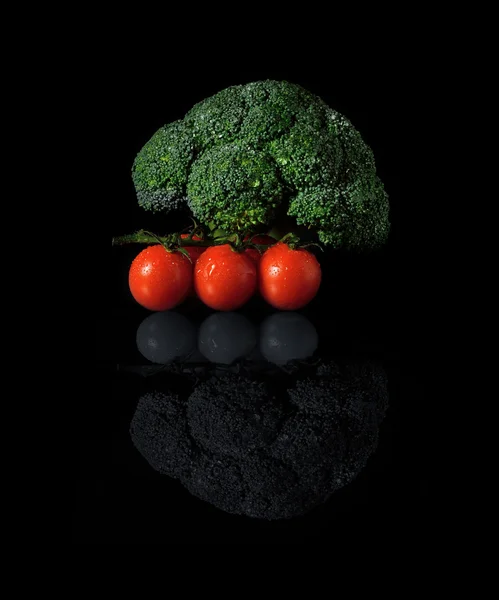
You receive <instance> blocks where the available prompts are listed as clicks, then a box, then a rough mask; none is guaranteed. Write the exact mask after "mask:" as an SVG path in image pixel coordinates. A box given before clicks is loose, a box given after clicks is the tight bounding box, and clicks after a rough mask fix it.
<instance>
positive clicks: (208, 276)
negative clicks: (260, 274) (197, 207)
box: [194, 244, 257, 310]
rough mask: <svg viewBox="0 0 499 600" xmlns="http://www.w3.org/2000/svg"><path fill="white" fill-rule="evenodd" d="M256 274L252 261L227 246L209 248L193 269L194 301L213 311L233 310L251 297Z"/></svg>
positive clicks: (255, 283) (254, 288) (254, 286)
mask: <svg viewBox="0 0 499 600" xmlns="http://www.w3.org/2000/svg"><path fill="white" fill-rule="evenodd" d="M256 285H257V272H256V267H255V264H254V263H253V261H252V260H251V259H250V258H248V257H247V256H245V255H244V254H243V253H240V252H236V251H235V250H233V249H232V248H231V246H230V245H229V244H223V245H221V246H211V247H210V248H208V249H207V250H206V251H205V252H203V254H202V256H200V257H199V259H198V261H197V264H196V268H195V269H194V287H195V290H196V294H197V295H198V297H199V298H200V299H201V300H202V301H203V302H204V303H205V304H206V305H207V306H209V307H210V308H213V309H215V310H236V309H237V308H240V307H241V306H243V305H244V304H246V302H247V301H248V300H249V299H250V298H251V296H253V294H254V293H255V290H256Z"/></svg>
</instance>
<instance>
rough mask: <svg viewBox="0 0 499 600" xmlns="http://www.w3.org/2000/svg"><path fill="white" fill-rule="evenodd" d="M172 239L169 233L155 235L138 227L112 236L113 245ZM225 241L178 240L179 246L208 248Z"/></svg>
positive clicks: (220, 239)
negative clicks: (134, 230) (125, 233)
mask: <svg viewBox="0 0 499 600" xmlns="http://www.w3.org/2000/svg"><path fill="white" fill-rule="evenodd" d="M171 241H172V236H171V235H165V236H162V235H156V234H153V233H150V232H148V231H144V230H143V229H140V230H139V231H136V232H135V233H129V234H127V235H120V236H117V237H113V246H124V245H126V244H163V245H164V244H169V243H171ZM225 243H227V240H226V239H224V238H217V240H206V239H205V240H192V239H189V238H185V239H181V240H179V243H178V245H179V246H183V247H184V246H197V247H199V248H208V247H209V246H218V245H220V244H225Z"/></svg>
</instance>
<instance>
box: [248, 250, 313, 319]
mask: <svg viewBox="0 0 499 600" xmlns="http://www.w3.org/2000/svg"><path fill="white" fill-rule="evenodd" d="M258 274H259V277H258V283H259V289H260V293H261V295H262V296H263V298H264V300H266V301H267V302H268V303H269V304H271V305H272V306H274V307H275V308H278V309H280V310H296V309H298V308H302V307H303V306H305V305H306V304H308V303H309V302H310V301H311V300H312V298H314V296H315V295H316V294H317V291H318V289H319V286H320V284H321V266H320V264H319V261H318V260H317V259H316V258H315V256H314V255H313V254H312V253H311V252H309V251H308V250H305V249H299V250H292V249H291V248H290V247H289V246H288V245H287V244H283V243H282V242H278V243H277V244H276V245H275V246H272V248H269V249H268V250H266V252H265V253H264V255H263V256H262V259H261V261H260V265H259V270H258Z"/></svg>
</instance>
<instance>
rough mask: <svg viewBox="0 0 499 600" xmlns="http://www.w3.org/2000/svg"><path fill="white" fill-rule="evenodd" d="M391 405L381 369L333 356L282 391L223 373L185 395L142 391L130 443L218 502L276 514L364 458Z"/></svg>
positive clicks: (331, 485) (294, 508) (343, 479)
mask: <svg viewBox="0 0 499 600" xmlns="http://www.w3.org/2000/svg"><path fill="white" fill-rule="evenodd" d="M386 408H387V382H386V377H385V375H384V372H383V370H382V369H381V368H380V367H379V366H376V365H375V364H372V363H365V364H363V365H361V366H356V365H350V364H345V365H341V366H340V365H337V364H329V365H324V366H321V367H319V369H318V372H317V375H316V376H314V377H309V378H307V379H305V380H301V381H300V380H299V381H297V382H296V384H295V385H294V387H293V388H292V389H290V390H288V391H287V392H286V393H285V394H284V396H283V397H282V398H280V394H279V397H276V395H275V392H274V391H272V389H271V388H270V387H269V384H267V383H263V382H258V381H254V380H252V379H249V378H244V377H241V376H240V375H239V376H237V375H234V374H232V373H227V374H225V375H223V376H220V377H212V378H211V379H209V380H207V381H204V382H202V383H200V384H199V385H198V386H197V387H196V388H195V390H194V391H193V393H192V394H191V396H190V397H189V399H188V401H187V402H186V403H182V402H181V401H180V400H179V398H178V397H177V396H172V395H170V394H164V393H154V394H148V395H146V396H144V397H142V398H141V400H140V401H139V405H138V408H137V411H136V413H135V415H134V417H133V420H132V424H131V435H132V439H133V442H134V444H135V445H136V447H137V448H138V449H139V451H140V452H141V453H142V454H143V455H144V457H145V458H146V459H147V460H148V462H149V463H150V464H151V465H152V466H153V467H154V468H155V469H156V470H158V471H159V472H161V473H166V474H169V475H171V476H173V477H177V478H179V479H180V480H181V482H182V483H183V484H184V485H185V487H187V489H189V490H190V492H191V493H192V494H193V495H195V496H198V497H199V498H202V499H203V500H206V501H208V502H210V503H212V504H214V505H215V506H218V507H219V508H221V509H222V510H225V511H227V512H231V513H237V514H244V515H247V516H252V517H258V518H266V519H279V518H289V517H292V516H295V515H299V514H303V513H305V512H307V511H308V510H310V509H311V508H313V507H314V506H316V505H318V504H320V503H322V502H324V501H325V500H326V499H327V498H328V497H329V496H330V495H331V494H332V493H333V492H334V491H336V490H338V489H340V488H341V487H343V486H344V485H346V484H347V483H348V482H350V481H351V480H352V479H353V478H354V477H355V476H356V474H357V473H358V472H359V471H360V470H361V469H362V468H363V467H364V466H365V464H366V461H367V459H368V457H369V456H370V454H371V453H372V452H373V451H374V449H375V448H376V445H377V439H378V427H379V424H380V422H381V420H382V418H383V416H384V413H385V410H386Z"/></svg>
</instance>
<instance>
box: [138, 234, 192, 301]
mask: <svg viewBox="0 0 499 600" xmlns="http://www.w3.org/2000/svg"><path fill="white" fill-rule="evenodd" d="M192 278H193V273H192V265H191V263H190V262H189V259H188V258H187V257H186V256H184V255H183V254H181V253H180V252H168V251H167V250H166V249H165V248H164V246H161V245H160V244H158V245H156V246H149V247H147V248H145V249H144V250H142V252H140V253H139V254H138V255H137V256H136V257H135V259H134V260H133V262H132V264H131V266H130V271H129V273H128V285H129V288H130V292H131V294H132V296H133V297H134V299H135V300H136V301H137V302H138V303H139V304H140V305H141V306H143V307H144V308H147V309H149V310H154V311H161V310H169V309H171V308H174V307H175V306H178V305H179V304H180V303H181V302H183V301H184V300H185V298H186V296H187V295H188V293H189V290H190V288H191V286H192Z"/></svg>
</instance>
